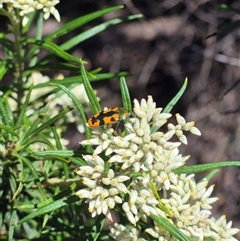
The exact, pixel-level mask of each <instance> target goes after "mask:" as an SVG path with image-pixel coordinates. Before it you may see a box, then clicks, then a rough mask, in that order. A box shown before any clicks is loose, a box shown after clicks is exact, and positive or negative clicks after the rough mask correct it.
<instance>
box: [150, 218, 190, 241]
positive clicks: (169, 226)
mask: <svg viewBox="0 0 240 241" xmlns="http://www.w3.org/2000/svg"><path fill="white" fill-rule="evenodd" d="M149 217H150V218H151V219H152V220H154V221H155V222H156V223H157V224H159V226H161V227H162V228H164V229H165V230H166V231H168V232H169V233H170V234H171V235H172V236H174V237H175V238H176V239H177V240H179V241H190V239H188V238H187V237H186V236H185V235H184V234H183V233H182V232H181V231H180V230H179V229H178V228H177V227H175V226H174V225H173V224H171V223H170V222H169V221H168V220H167V219H166V218H164V217H161V216H156V215H153V214H150V216H149Z"/></svg>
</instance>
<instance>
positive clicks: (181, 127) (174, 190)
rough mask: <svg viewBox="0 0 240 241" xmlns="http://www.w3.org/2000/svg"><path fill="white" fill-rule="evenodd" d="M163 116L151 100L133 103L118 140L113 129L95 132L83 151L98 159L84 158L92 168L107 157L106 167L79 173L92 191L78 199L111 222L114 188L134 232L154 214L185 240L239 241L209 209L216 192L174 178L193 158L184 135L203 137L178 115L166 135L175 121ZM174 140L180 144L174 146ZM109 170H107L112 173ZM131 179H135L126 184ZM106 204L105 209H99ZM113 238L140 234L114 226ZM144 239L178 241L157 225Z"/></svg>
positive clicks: (183, 177) (187, 178) (83, 192)
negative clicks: (185, 151) (182, 149)
mask: <svg viewBox="0 0 240 241" xmlns="http://www.w3.org/2000/svg"><path fill="white" fill-rule="evenodd" d="M161 111H162V109H161V108H156V104H155V103H154V102H153V100H152V97H151V96H149V97H148V100H147V101H146V100H142V101H141V102H140V103H139V102H138V101H137V100H135V101H134V108H133V117H131V118H128V119H126V120H125V123H124V127H125V129H124V132H123V133H122V135H118V134H116V132H115V131H114V129H112V128H111V126H104V127H102V128H99V129H94V130H93V132H92V133H93V135H92V139H90V140H84V141H82V142H81V144H82V145H94V146H96V147H95V149H94V154H93V156H88V157H86V156H84V157H83V158H84V159H85V161H86V162H87V163H88V164H89V165H90V166H92V165H93V161H94V159H98V160H99V159H100V160H102V159H101V158H100V157H98V155H101V156H105V157H106V160H105V161H106V163H105V165H104V162H103V161H102V164H101V165H100V166H101V168H100V167H97V166H96V167H94V168H92V169H91V168H90V169H89V167H86V168H84V167H80V171H79V172H78V173H79V174H80V176H82V179H83V183H84V185H86V186H87V187H88V188H84V189H83V190H79V191H78V192H77V193H78V194H81V195H80V196H81V197H83V198H86V202H88V203H89V211H90V212H92V216H95V215H96V214H99V213H104V214H105V215H106V216H107V217H110V218H111V215H110V211H109V210H110V209H112V208H113V207H114V205H111V206H109V205H108V204H107V203H106V200H107V198H109V197H110V196H111V194H110V189H111V188H112V186H114V188H115V189H114V192H112V193H114V194H115V195H116V196H117V197H119V192H120V191H121V194H122V195H121V198H122V199H121V201H120V202H118V203H121V204H122V210H123V211H124V213H125V216H126V218H127V219H128V221H129V222H130V223H131V224H132V225H134V226H136V227H138V225H137V224H138V222H139V220H140V219H141V221H145V222H147V220H148V217H149V215H150V214H154V215H157V216H159V215H160V216H161V217H164V218H166V219H168V220H169V222H170V223H172V224H174V225H176V227H177V228H179V229H180V230H181V231H182V232H183V233H184V234H185V235H186V236H187V237H192V238H196V239H197V240H201V241H203V240H204V239H206V238H210V239H213V240H235V239H234V238H233V237H232V236H233V235H234V234H236V233H237V232H238V231H239V230H238V229H235V228H231V222H229V223H228V224H226V221H225V219H224V218H221V219H219V220H218V221H217V222H216V221H215V219H214V218H213V217H212V216H211V215H212V213H211V208H212V206H211V205H212V203H214V202H216V201H217V200H218V198H216V197H211V194H212V191H213V188H214V186H213V185H212V186H210V187H207V185H208V181H207V180H202V181H201V182H199V183H196V181H195V179H194V175H185V174H182V175H177V174H175V172H174V170H175V169H177V168H178V167H181V166H183V165H184V164H185V162H186V161H187V159H188V158H189V156H182V155H181V154H180V153H179V148H178V147H179V146H180V145H181V143H184V144H187V137H186V136H185V135H184V132H187V131H190V132H191V133H193V134H195V135H200V131H199V130H198V129H197V128H196V127H194V122H193V121H192V122H186V121H185V119H184V118H183V117H182V116H180V115H179V114H177V115H176V119H177V125H173V124H171V123H168V125H167V130H164V129H163V128H162V127H163V125H165V124H166V123H167V122H168V119H169V118H170V117H171V115H170V114H166V113H161ZM174 136H177V138H178V139H179V140H180V142H174V141H171V139H172V137H174ZM93 157H94V158H93ZM90 160H91V161H90ZM105 166H108V168H109V169H108V172H107V171H106V170H105ZM86 173H89V174H86ZM116 174H117V176H119V177H121V178H117V177H116ZM103 175H105V176H103ZM128 176H129V177H131V178H129V179H127V178H126V177H128ZM120 180H127V181H128V185H127V186H126V184H125V183H123V182H124V181H123V182H122V183H121V185H119V182H120ZM102 184H103V185H102ZM115 185H118V186H115ZM117 187H118V188H117ZM160 194H161V198H160V196H159V195H160ZM99 196H100V197H101V199H100V198H99ZM119 198H120V197H119ZM99 200H100V201H99ZM104 202H105V203H106V204H105V206H104V207H105V209H103V207H102V206H101V205H103V203H104ZM100 203H101V205H100ZM112 203H114V202H112ZM107 205H108V206H107ZM99 206H100V207H99ZM171 217H174V218H173V219H171ZM140 226H141V225H140ZM141 231H142V230H141ZM224 232H226V233H224ZM146 235H147V236H146ZM111 236H112V237H113V238H114V239H115V240H129V241H130V240H141V238H142V233H141V232H139V231H138V230H137V229H135V228H134V227H132V226H127V227H123V226H122V225H115V227H114V228H113V229H111ZM145 237H147V240H151V239H152V237H153V238H155V239H157V240H159V241H176V238H175V237H173V236H172V235H171V234H170V233H168V232H167V231H166V230H164V229H163V228H161V226H159V225H157V224H155V223H154V224H153V226H152V227H149V228H147V229H145V233H144V238H145ZM143 240H144V239H143Z"/></svg>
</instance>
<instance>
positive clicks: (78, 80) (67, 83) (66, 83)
mask: <svg viewBox="0 0 240 241" xmlns="http://www.w3.org/2000/svg"><path fill="white" fill-rule="evenodd" d="M78 70H79V68H78ZM127 74H128V73H127V72H119V73H101V74H96V75H94V76H89V77H87V78H88V81H90V82H96V81H101V80H107V79H111V78H117V77H119V76H123V75H127ZM79 83H83V80H82V76H81V75H76V76H71V77H64V79H62V80H55V79H52V80H50V81H48V82H45V83H41V84H38V85H35V86H34V89H38V88H43V87H47V86H50V85H52V84H53V85H54V84H61V85H64V86H70V85H71V84H79Z"/></svg>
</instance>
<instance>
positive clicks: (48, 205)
mask: <svg viewBox="0 0 240 241" xmlns="http://www.w3.org/2000/svg"><path fill="white" fill-rule="evenodd" d="M75 188H76V184H75V183H73V184H72V185H71V186H70V187H69V188H67V189H66V190H64V191H63V192H61V193H59V194H58V195H56V196H55V197H53V198H51V199H50V200H47V201H45V202H43V203H40V204H38V206H40V208H39V209H38V210H35V211H34V212H32V213H30V214H29V215H27V216H26V217H24V218H23V219H21V220H20V221H19V224H22V223H24V222H27V221H29V220H31V219H33V218H35V217H38V216H40V215H44V214H47V213H50V212H53V211H55V210H57V209H59V208H61V207H64V206H66V205H69V204H70V203H73V202H76V201H78V200H79V197H77V196H76V195H73V196H69V195H72V194H73V193H74V191H75Z"/></svg>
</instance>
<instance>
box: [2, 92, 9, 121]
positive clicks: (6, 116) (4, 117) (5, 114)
mask: <svg viewBox="0 0 240 241" xmlns="http://www.w3.org/2000/svg"><path fill="white" fill-rule="evenodd" d="M1 119H2V121H3V123H4V124H6V125H10V124H11V116H10V115H9V112H8V109H7V107H6V105H5V102H4V99H3V97H2V96H0V120H1Z"/></svg>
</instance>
